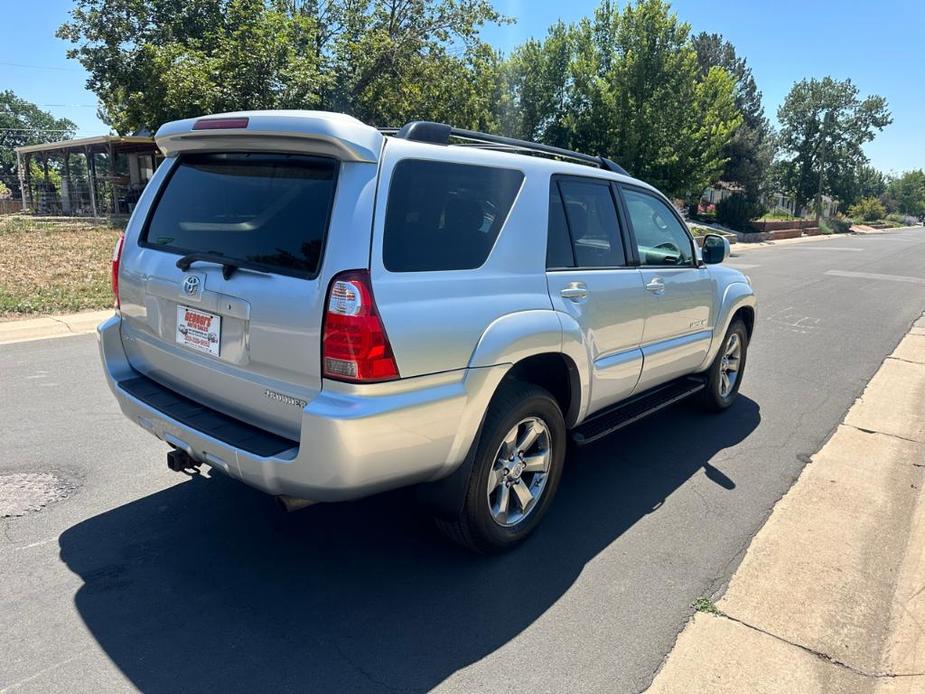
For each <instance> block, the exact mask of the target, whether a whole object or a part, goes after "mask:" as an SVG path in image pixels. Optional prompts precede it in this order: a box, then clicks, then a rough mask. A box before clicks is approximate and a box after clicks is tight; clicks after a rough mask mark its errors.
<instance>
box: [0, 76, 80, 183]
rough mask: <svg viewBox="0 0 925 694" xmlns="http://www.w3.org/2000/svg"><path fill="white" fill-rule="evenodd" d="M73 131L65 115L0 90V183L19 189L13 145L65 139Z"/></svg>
mask: <svg viewBox="0 0 925 694" xmlns="http://www.w3.org/2000/svg"><path fill="white" fill-rule="evenodd" d="M76 131H77V126H76V125H74V123H72V122H71V121H69V120H68V119H67V118H55V117H54V116H53V115H52V114H50V113H48V112H47V111H43V110H42V109H40V108H39V107H38V106H36V105H35V104H33V103H30V102H28V101H26V100H25V99H20V98H19V97H18V96H16V95H15V94H14V93H13V92H11V91H2V92H0V183H5V184H6V186H7V187H8V188H9V189H11V190H16V191H18V190H19V171H18V169H17V162H16V152H15V149H16V148H17V147H25V146H26V145H37V144H41V143H42V142H55V141H57V140H68V139H70V138H72V137H73V136H74V133H75V132H76Z"/></svg>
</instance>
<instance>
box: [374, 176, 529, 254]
mask: <svg viewBox="0 0 925 694" xmlns="http://www.w3.org/2000/svg"><path fill="white" fill-rule="evenodd" d="M523 179H524V175H523V174H522V173H521V172H520V171H514V170H510V169H496V168H492V167H488V166H470V165H468V164H450V163H445V162H439V161H423V160H417V159H405V160H404V161H401V162H399V163H398V164H397V165H396V167H395V171H394V173H393V174H392V185H391V188H390V189H389V204H388V211H387V212H386V215H385V236H384V238H383V244H382V246H383V247H382V260H383V262H384V264H385V267H386V269H387V270H389V271H390V272H424V271H430V270H470V269H472V268H477V267H479V266H480V265H482V263H484V262H485V260H486V259H487V258H488V254H489V252H491V249H492V246H494V244H495V239H497V238H498V232H499V231H501V225H503V224H504V221H505V219H507V214H508V212H509V211H510V209H511V205H512V204H513V203H514V198H515V197H516V196H517V192H518V191H519V190H520V184H521V183H522V182H523Z"/></svg>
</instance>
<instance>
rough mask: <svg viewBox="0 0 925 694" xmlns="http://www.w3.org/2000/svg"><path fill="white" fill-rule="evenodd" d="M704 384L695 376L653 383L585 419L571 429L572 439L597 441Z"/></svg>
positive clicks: (684, 396) (580, 444)
mask: <svg viewBox="0 0 925 694" xmlns="http://www.w3.org/2000/svg"><path fill="white" fill-rule="evenodd" d="M705 387H706V381H705V380H704V379H703V378H698V377H696V376H688V377H685V378H681V379H678V380H676V381H671V382H670V383H665V384H663V385H660V386H656V387H655V388H652V389H650V390H647V391H645V392H643V393H639V395H634V396H633V397H631V398H629V399H628V400H624V401H623V402H619V403H617V404H616V405H613V406H611V407H609V408H608V409H606V410H603V411H601V412H599V413H597V414H595V415H593V416H592V417H591V418H589V419H587V420H585V421H584V422H582V423H581V424H580V425H579V426H577V427H575V428H574V429H572V432H571V433H572V441H574V442H575V444H576V445H578V446H584V445H585V444H588V443H591V442H592V441H597V440H598V439H601V438H604V437H605V436H607V435H608V434H612V433H613V432H615V431H617V430H619V429H622V428H623V427H625V426H629V425H630V424H632V423H633V422H638V421H639V420H640V419H642V418H643V417H647V416H649V415H650V414H652V413H653V412H658V411H659V410H661V409H664V408H666V407H668V406H669V405H673V404H674V403H676V402H678V401H679V400H683V399H684V398H686V397H689V396H691V395H693V394H694V393H699V392H700V391H701V390H703V389H704V388H705Z"/></svg>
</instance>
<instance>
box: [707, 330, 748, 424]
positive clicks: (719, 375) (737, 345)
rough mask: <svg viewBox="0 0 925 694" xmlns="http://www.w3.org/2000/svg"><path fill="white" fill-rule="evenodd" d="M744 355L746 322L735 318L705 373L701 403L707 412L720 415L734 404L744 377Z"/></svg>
mask: <svg viewBox="0 0 925 694" xmlns="http://www.w3.org/2000/svg"><path fill="white" fill-rule="evenodd" d="M747 356H748V330H747V329H746V327H745V323H744V322H743V321H742V320H740V319H738V318H736V319H735V320H734V321H733V322H732V324H731V325H730V326H729V329H728V330H727V331H726V335H725V336H724V337H723V342H722V344H721V345H720V348H719V351H718V352H717V353H716V358H715V359H714V360H713V363H712V364H711V365H710V368H709V369H708V370H707V372H706V377H707V379H706V388H704V389H703V391H702V397H701V404H702V405H703V407H704V408H705V409H706V410H707V411H710V412H722V411H723V410H725V409H727V408H728V407H729V406H730V405H732V403H733V402H735V399H736V396H737V395H738V394H739V387H740V386H741V385H742V377H743V376H744V375H745V360H746V357H747Z"/></svg>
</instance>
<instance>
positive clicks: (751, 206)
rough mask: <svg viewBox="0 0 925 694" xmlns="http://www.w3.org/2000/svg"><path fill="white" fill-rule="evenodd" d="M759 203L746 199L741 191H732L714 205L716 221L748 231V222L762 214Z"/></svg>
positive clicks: (761, 206) (762, 209)
mask: <svg viewBox="0 0 925 694" xmlns="http://www.w3.org/2000/svg"><path fill="white" fill-rule="evenodd" d="M764 211H765V207H764V206H763V205H762V204H761V203H757V202H752V201H750V200H748V199H747V198H746V197H745V196H744V195H742V194H741V193H733V194H732V195H730V196H729V197H728V198H724V199H723V200H721V201H720V202H719V203H718V204H717V205H716V221H718V222H719V223H720V224H725V225H726V226H727V227H731V228H732V229H738V230H739V231H748V229H749V227H748V223H749V221H751V220H752V219H755V218H756V217H760V216H761V215H763V214H764Z"/></svg>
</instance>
